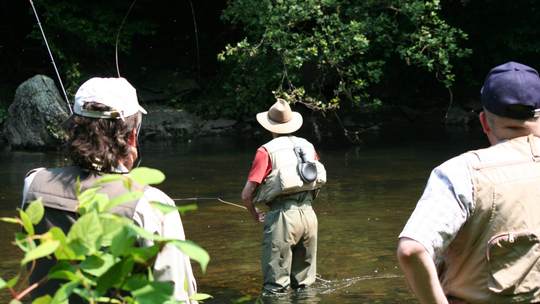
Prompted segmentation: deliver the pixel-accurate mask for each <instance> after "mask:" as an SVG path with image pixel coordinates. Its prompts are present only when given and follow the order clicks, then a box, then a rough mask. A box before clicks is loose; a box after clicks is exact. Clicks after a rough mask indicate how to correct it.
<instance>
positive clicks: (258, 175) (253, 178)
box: [248, 147, 272, 184]
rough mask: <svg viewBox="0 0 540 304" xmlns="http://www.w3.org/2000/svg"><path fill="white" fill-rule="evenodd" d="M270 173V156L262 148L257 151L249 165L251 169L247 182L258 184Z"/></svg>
mask: <svg viewBox="0 0 540 304" xmlns="http://www.w3.org/2000/svg"><path fill="white" fill-rule="evenodd" d="M270 171H272V163H271V161H270V155H269V154H268V152H267V151H266V149H265V148H264V147H260V148H259V149H257V153H255V158H254V159H253V163H252V164H251V169H250V170H249V174H248V181H250V182H254V183H257V184H260V183H262V182H263V180H264V179H265V178H266V176H267V175H268V174H270Z"/></svg>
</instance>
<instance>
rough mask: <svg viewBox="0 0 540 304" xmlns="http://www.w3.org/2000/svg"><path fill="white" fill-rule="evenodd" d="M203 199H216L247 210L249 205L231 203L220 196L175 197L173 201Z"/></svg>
mask: <svg viewBox="0 0 540 304" xmlns="http://www.w3.org/2000/svg"><path fill="white" fill-rule="evenodd" d="M202 200H216V201H218V202H220V203H223V204H226V205H230V206H234V207H238V208H242V209H245V210H247V207H246V206H242V205H239V204H236V203H231V202H228V201H226V200H224V199H221V198H220V197H187V198H173V201H202Z"/></svg>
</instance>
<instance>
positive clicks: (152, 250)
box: [129, 244, 160, 264]
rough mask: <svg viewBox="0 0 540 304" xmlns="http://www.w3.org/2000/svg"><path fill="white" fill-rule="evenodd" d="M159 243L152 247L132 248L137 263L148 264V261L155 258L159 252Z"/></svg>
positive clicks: (131, 251)
mask: <svg viewBox="0 0 540 304" xmlns="http://www.w3.org/2000/svg"><path fill="white" fill-rule="evenodd" d="M159 248H160V246H159V245H157V244H156V245H154V246H150V247H137V248H132V249H131V250H130V252H129V253H130V255H131V256H132V257H133V260H134V261H135V262H136V263H140V264H148V261H150V260H151V259H153V258H154V257H155V256H156V255H157V254H158V252H159Z"/></svg>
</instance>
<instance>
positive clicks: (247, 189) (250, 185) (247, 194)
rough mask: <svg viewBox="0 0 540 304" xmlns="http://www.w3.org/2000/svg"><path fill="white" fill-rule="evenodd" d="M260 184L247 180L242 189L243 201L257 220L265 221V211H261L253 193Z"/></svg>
mask: <svg viewBox="0 0 540 304" xmlns="http://www.w3.org/2000/svg"><path fill="white" fill-rule="evenodd" d="M257 186H258V184H257V183H255V182H251V181H247V182H246V185H245V186H244V189H243V190H242V201H243V202H244V205H245V206H246V208H247V209H248V211H249V213H251V216H252V217H253V219H254V220H255V221H256V222H261V223H262V222H264V212H262V211H259V210H258V209H257V208H256V207H255V205H254V204H253V193H254V192H255V189H257Z"/></svg>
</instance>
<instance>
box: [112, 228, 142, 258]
mask: <svg viewBox="0 0 540 304" xmlns="http://www.w3.org/2000/svg"><path fill="white" fill-rule="evenodd" d="M136 239H137V237H136V233H135V232H134V231H133V230H131V229H129V228H128V227H122V230H121V231H119V233H118V234H116V235H115V236H114V238H113V239H112V242H111V247H110V248H111V253H112V254H114V255H116V256H123V255H125V254H129V251H130V250H131V249H132V248H133V245H134V244H135V241H136Z"/></svg>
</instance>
